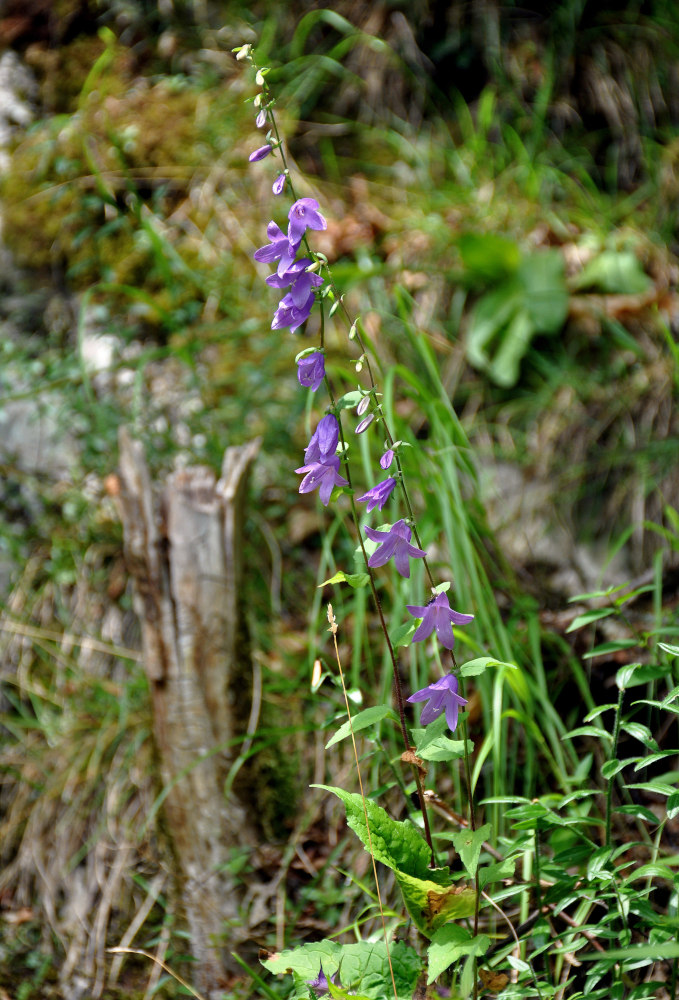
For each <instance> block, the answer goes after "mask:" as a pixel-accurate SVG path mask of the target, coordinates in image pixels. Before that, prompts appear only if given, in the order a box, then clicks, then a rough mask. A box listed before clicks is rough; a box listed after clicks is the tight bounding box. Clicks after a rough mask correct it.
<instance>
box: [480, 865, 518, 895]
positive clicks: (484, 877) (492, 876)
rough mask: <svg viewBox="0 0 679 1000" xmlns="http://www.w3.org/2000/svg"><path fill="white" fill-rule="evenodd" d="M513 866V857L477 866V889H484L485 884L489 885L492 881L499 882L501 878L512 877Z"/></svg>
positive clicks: (514, 866)
mask: <svg viewBox="0 0 679 1000" xmlns="http://www.w3.org/2000/svg"><path fill="white" fill-rule="evenodd" d="M515 868H516V860H515V859H514V858H505V860H504V861H496V862H495V863H494V864H492V865H484V867H483V868H479V889H485V887H486V886H487V885H491V884H492V883H493V882H501V881H503V879H506V878H513V877H514V869H515Z"/></svg>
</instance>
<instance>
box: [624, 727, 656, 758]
mask: <svg viewBox="0 0 679 1000" xmlns="http://www.w3.org/2000/svg"><path fill="white" fill-rule="evenodd" d="M620 728H621V729H622V730H623V731H624V732H626V733H629V735H630V736H633V737H634V739H635V740H639V742H640V743H643V744H644V746H645V747H647V749H648V750H650V751H651V752H652V753H656V752H657V751H658V750H659V747H658V744H657V743H656V741H655V740H654V739H653V737H652V736H651V730H650V729H649V728H648V726H642V725H641V724H640V723H638V722H623V724H622V726H621V727H620Z"/></svg>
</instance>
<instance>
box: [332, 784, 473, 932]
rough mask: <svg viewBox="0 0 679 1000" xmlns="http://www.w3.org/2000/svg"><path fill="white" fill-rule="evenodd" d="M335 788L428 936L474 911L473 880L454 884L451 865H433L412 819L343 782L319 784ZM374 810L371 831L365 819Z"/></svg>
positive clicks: (362, 837)
mask: <svg viewBox="0 0 679 1000" xmlns="http://www.w3.org/2000/svg"><path fill="white" fill-rule="evenodd" d="M314 787H316V788H325V789H326V791H328V792H332V793H333V794H334V795H337V796H338V798H340V799H341V800H342V802H343V803H344V807H345V809H346V812H347V823H348V824H349V826H350V827H351V829H352V830H353V831H354V833H355V834H356V836H357V837H358V838H359V840H360V841H361V843H362V844H363V846H364V847H365V848H366V850H368V851H369V850H370V849H371V848H372V853H373V856H374V857H375V860H376V861H381V862H382V864H384V865H386V866H387V867H388V868H391V869H392V870H393V871H394V873H395V875H396V880H397V881H398V884H399V886H400V888H401V892H402V893H403V900H404V902H405V905H406V909H407V910H408V913H409V914H410V917H411V919H412V920H413V922H414V923H415V924H416V925H417V927H418V928H419V929H420V930H421V931H422V933H423V934H425V935H426V936H427V937H431V935H432V934H433V933H435V931H436V930H437V929H438V928H439V927H441V926H442V925H443V924H444V923H446V921H448V920H460V919H462V918H463V917H468V916H470V915H471V914H472V913H473V912H474V901H475V898H476V894H475V892H474V890H473V889H471V888H468V887H467V886H458V885H454V884H453V882H452V879H451V876H450V870H449V869H448V868H429V861H430V858H431V854H430V851H429V847H428V846H427V842H426V841H425V840H424V838H423V837H421V836H420V834H419V833H418V832H417V830H416V829H415V828H414V827H413V826H412V825H411V824H410V823H404V822H401V821H399V820H395V819H392V818H391V816H389V814H388V813H387V812H385V810H384V809H382V807H381V806H378V805H377V803H376V802H373V801H372V800H370V799H366V800H365V811H364V807H363V800H362V799H361V796H360V795H357V794H356V793H355V792H345V791H344V789H343V788H333V787H330V786H328V785H316V786H314ZM365 812H367V814H368V822H369V825H370V836H368V830H367V827H366V822H365Z"/></svg>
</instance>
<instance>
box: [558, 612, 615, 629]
mask: <svg viewBox="0 0 679 1000" xmlns="http://www.w3.org/2000/svg"><path fill="white" fill-rule="evenodd" d="M612 614H613V608H597V609H596V610H595V611H585V612H584V614H582V615H578V616H577V617H576V618H574V619H573V621H572V622H571V623H570V625H569V626H568V628H567V629H566V632H567V633H568V632H576V631H577V630H578V629H579V628H584V627H585V625H591V624H592V622H598V621H600V620H601V619H602V618H608V616H609V615H612Z"/></svg>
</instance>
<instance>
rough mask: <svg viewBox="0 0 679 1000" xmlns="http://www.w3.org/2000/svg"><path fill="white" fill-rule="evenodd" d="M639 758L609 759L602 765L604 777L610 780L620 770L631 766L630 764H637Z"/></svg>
mask: <svg viewBox="0 0 679 1000" xmlns="http://www.w3.org/2000/svg"><path fill="white" fill-rule="evenodd" d="M638 760H639V758H638V757H627V758H626V759H625V760H607V761H606V762H605V764H602V765H601V774H602V777H604V778H605V779H606V781H610V779H611V778H612V777H613V776H614V775H616V774H617V773H618V771H622V769H623V767H629V765H630V764H636V762H637V761H638Z"/></svg>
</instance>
